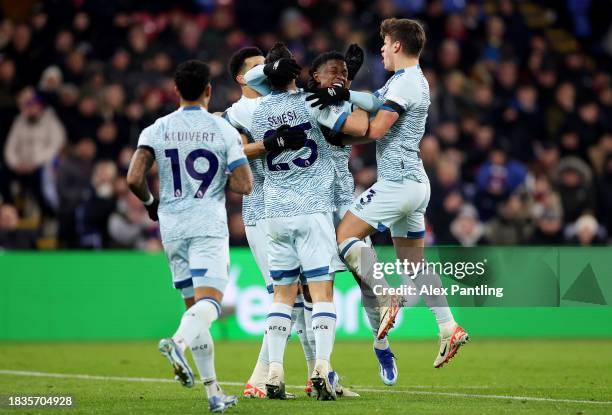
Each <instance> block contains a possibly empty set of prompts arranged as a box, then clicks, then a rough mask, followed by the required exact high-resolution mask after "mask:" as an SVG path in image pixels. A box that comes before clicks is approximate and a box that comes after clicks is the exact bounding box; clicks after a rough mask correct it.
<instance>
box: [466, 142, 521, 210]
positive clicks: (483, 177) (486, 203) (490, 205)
mask: <svg viewBox="0 0 612 415" xmlns="http://www.w3.org/2000/svg"><path fill="white" fill-rule="evenodd" d="M526 176H527V169H525V166H523V165H522V164H521V163H519V162H517V161H515V160H508V157H507V155H506V152H505V151H503V150H502V149H500V148H497V149H494V150H492V151H491V153H490V155H489V159H488V160H487V161H486V162H484V163H483V164H482V166H481V167H480V169H479V171H478V175H477V177H476V186H477V193H476V206H477V208H478V213H479V214H480V217H481V218H482V219H484V220H488V219H489V218H491V216H493V215H495V213H496V210H497V205H498V204H499V203H500V202H503V201H505V200H506V199H507V198H508V197H509V196H510V194H512V192H514V191H515V190H516V189H517V188H518V187H519V186H520V185H521V184H523V182H524V181H525V177H526Z"/></svg>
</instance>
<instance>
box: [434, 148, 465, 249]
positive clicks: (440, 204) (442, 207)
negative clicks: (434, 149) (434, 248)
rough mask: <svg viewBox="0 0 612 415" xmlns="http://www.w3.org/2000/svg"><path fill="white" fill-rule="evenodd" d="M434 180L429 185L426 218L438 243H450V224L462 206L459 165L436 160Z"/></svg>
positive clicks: (451, 160)
mask: <svg viewBox="0 0 612 415" xmlns="http://www.w3.org/2000/svg"><path fill="white" fill-rule="evenodd" d="M433 178H434V180H433V181H432V185H431V198H430V202H429V206H428V217H429V221H430V224H431V226H432V228H433V231H434V233H435V235H436V241H437V242H438V243H441V244H444V243H451V241H452V239H453V236H452V235H451V233H450V231H451V229H450V223H451V222H452V221H453V219H454V218H455V216H457V214H458V213H459V211H460V209H462V207H463V204H464V198H463V189H462V188H461V177H460V176H459V165H458V163H457V162H455V161H454V160H453V159H452V158H450V157H448V156H446V157H441V158H440V159H439V160H438V164H437V168H436V172H435V175H434V176H433Z"/></svg>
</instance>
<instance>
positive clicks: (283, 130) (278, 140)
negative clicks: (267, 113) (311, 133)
mask: <svg viewBox="0 0 612 415" xmlns="http://www.w3.org/2000/svg"><path fill="white" fill-rule="evenodd" d="M305 142H306V132H305V131H304V130H293V129H291V127H289V126H288V125H287V124H284V125H281V126H280V127H278V128H277V129H276V131H275V132H274V133H273V134H272V135H270V136H269V137H266V138H265V139H264V140H263V143H264V147H265V149H266V151H273V150H281V151H282V150H298V149H300V148H302V147H304V143H305Z"/></svg>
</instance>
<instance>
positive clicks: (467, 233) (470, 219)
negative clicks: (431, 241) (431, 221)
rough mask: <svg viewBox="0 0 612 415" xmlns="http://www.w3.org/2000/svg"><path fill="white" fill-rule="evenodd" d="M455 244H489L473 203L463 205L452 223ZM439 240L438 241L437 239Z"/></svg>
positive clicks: (452, 240) (451, 230)
mask: <svg viewBox="0 0 612 415" xmlns="http://www.w3.org/2000/svg"><path fill="white" fill-rule="evenodd" d="M450 232H451V235H452V239H451V240H449V241H448V243H451V244H453V245H461V246H476V245H487V244H488V240H487V238H486V236H485V227H484V225H483V224H482V223H481V222H480V221H479V220H478V211H477V210H476V208H475V207H474V206H472V205H463V206H462V207H461V209H460V210H459V214H458V215H457V217H456V218H455V219H454V220H453V221H452V222H451V224H450ZM437 242H438V241H437Z"/></svg>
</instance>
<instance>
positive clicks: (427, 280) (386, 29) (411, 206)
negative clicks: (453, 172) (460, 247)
mask: <svg viewBox="0 0 612 415" xmlns="http://www.w3.org/2000/svg"><path fill="white" fill-rule="evenodd" d="M380 34H381V37H382V38H383V40H384V44H383V46H382V48H381V53H382V57H383V64H384V67H385V69H387V70H389V71H394V72H395V73H394V75H393V76H392V77H391V78H390V79H389V80H388V81H387V83H386V84H385V85H384V86H383V87H382V88H381V89H379V90H378V91H376V92H375V93H374V94H373V95H372V94H364V93H358V92H354V91H348V90H347V89H344V88H340V87H336V88H321V89H318V90H317V91H316V92H315V94H313V95H312V96H311V97H312V99H314V100H315V102H316V103H318V104H323V105H325V104H330V103H337V102H338V101H341V100H350V101H351V102H353V103H356V104H358V105H359V106H360V107H362V108H365V109H369V110H371V111H372V112H374V111H377V113H376V116H375V118H374V119H373V120H372V121H371V122H370V126H369V129H368V133H367V136H366V139H365V140H366V141H368V140H369V141H376V159H377V164H378V181H377V182H376V183H375V184H374V185H373V186H372V187H371V188H370V189H368V190H366V191H365V192H364V193H363V194H362V195H361V196H360V197H358V198H357V200H356V201H355V203H354V204H353V206H352V207H351V209H350V210H349V211H348V212H347V213H346V215H345V216H344V218H343V219H342V221H341V222H340V225H339V226H338V228H337V230H336V235H337V242H338V248H339V250H340V254H341V256H342V257H343V258H344V260H345V262H346V263H347V265H348V266H349V267H350V268H351V270H352V271H353V272H355V273H357V274H358V275H359V276H360V277H362V278H364V280H365V279H367V278H368V274H369V272H370V269H364V268H362V267H363V264H370V263H371V258H375V253H374V250H373V249H372V248H371V247H369V246H367V245H366V244H365V243H364V242H363V241H362V239H363V238H364V237H366V236H367V235H370V234H372V233H374V232H376V231H377V230H379V231H382V230H385V229H388V228H390V230H391V236H392V239H393V245H394V246H395V250H396V254H397V257H398V258H399V259H400V260H404V259H407V260H409V261H414V262H417V261H420V260H421V258H423V249H424V246H425V239H424V237H425V210H426V208H427V204H428V203H429V196H430V186H429V179H428V178H427V174H426V173H425V169H424V168H423V163H422V161H421V159H420V155H419V143H420V141H421V139H422V137H423V133H424V131H425V121H426V119H427V111H428V108H429V104H430V99H429V85H428V83H427V80H426V79H425V76H424V75H423V72H422V71H421V68H420V66H419V56H420V54H421V51H422V50H423V47H424V45H425V31H424V29H423V27H422V26H421V25H420V24H419V23H418V22H417V21H415V20H410V19H394V18H392V19H386V20H384V21H383V22H382V23H381V27H380ZM352 142H353V143H356V142H363V141H357V140H352ZM362 257H363V258H362ZM362 260H363V263H362ZM429 268H430V267H425V270H424V271H421V272H420V273H419V274H418V275H417V276H416V278H415V279H414V283H415V284H416V285H417V287H418V289H419V291H420V287H421V286H423V285H427V286H438V287H439V286H441V285H442V283H441V281H440V277H439V276H437V275H436V274H434V273H430V272H429ZM422 298H423V300H424V301H425V303H426V304H427V305H428V307H429V309H430V310H431V311H432V313H433V314H434V315H435V317H436V321H437V323H438V327H439V334H440V350H439V353H438V355H437V356H436V359H435V361H434V367H436V368H439V367H441V366H442V365H444V364H445V363H447V362H448V361H449V360H450V359H451V358H452V357H453V356H454V355H455V354H456V353H457V351H458V350H459V348H460V347H461V346H462V345H464V344H465V343H466V342H467V340H468V334H467V333H466V332H465V330H464V329H463V328H461V327H460V326H458V325H457V323H456V322H455V320H454V318H453V315H452V312H451V310H450V308H449V307H448V302H447V300H446V297H445V296H444V295H422ZM398 311H399V308H398V306H397V305H395V306H391V307H389V308H388V309H387V311H386V313H385V315H384V316H383V318H382V320H381V325H380V328H379V331H378V337H379V338H383V337H384V336H385V335H386V334H387V333H388V331H389V329H391V327H393V324H394V322H395V317H396V315H397V312H398Z"/></svg>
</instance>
